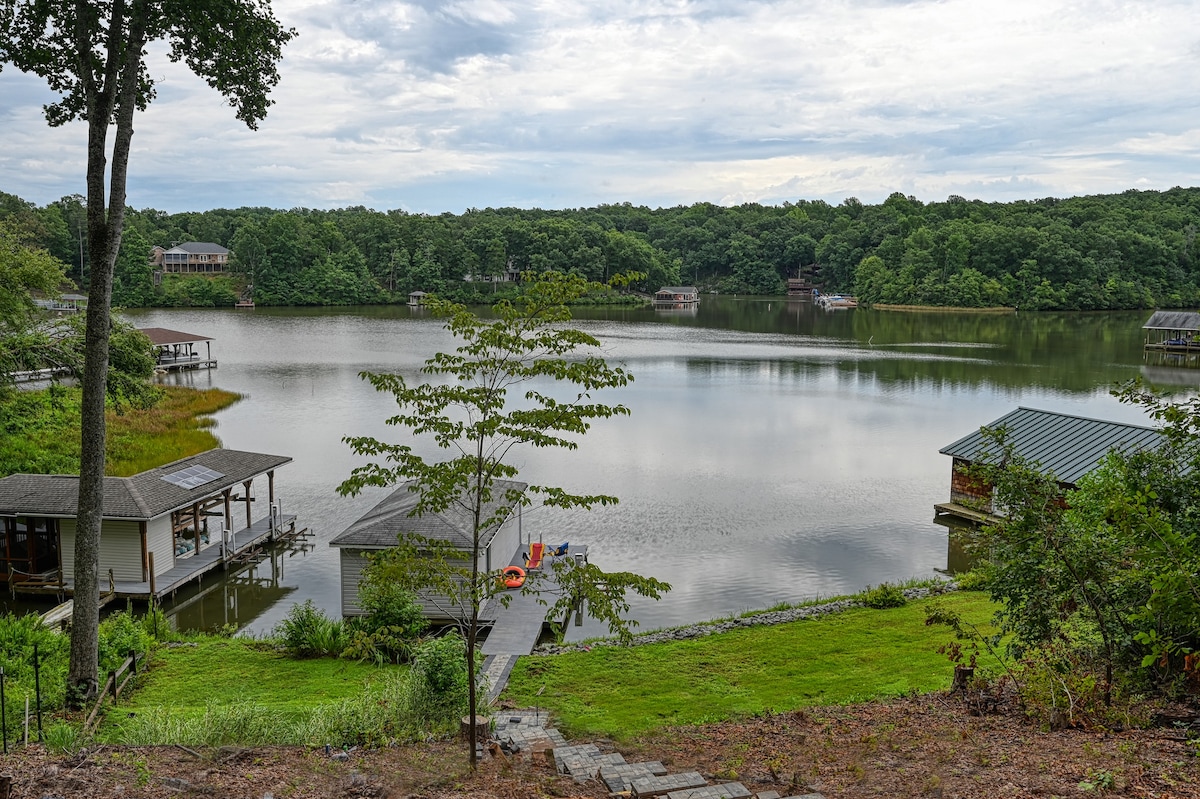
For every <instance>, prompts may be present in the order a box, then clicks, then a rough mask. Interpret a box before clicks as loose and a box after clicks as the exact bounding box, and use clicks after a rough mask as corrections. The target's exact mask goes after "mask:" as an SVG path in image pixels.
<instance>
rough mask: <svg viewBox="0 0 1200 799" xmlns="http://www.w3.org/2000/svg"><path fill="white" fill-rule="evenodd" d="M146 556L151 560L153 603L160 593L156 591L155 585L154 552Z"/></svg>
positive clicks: (151, 599) (151, 598)
mask: <svg viewBox="0 0 1200 799" xmlns="http://www.w3.org/2000/svg"><path fill="white" fill-rule="evenodd" d="M146 554H147V557H148V558H149V560H150V601H151V602H153V601H154V599H155V598H156V597H157V595H158V591H157V590H156V586H155V584H154V582H155V581H154V552H153V550H152V551H150V552H148V553H146Z"/></svg>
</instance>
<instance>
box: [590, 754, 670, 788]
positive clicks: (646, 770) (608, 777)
mask: <svg viewBox="0 0 1200 799" xmlns="http://www.w3.org/2000/svg"><path fill="white" fill-rule="evenodd" d="M666 773H667V767H666V766H664V765H663V764H662V763H659V762H658V761H657V760H652V761H650V762H647V763H620V764H617V765H609V766H601V767H600V780H601V781H602V782H603V783H604V785H605V786H606V787H607V788H608V790H609V792H611V793H622V792H624V791H628V790H630V788H631V787H632V785H633V781H634V780H636V779H638V778H640V777H662V776H665V775H666Z"/></svg>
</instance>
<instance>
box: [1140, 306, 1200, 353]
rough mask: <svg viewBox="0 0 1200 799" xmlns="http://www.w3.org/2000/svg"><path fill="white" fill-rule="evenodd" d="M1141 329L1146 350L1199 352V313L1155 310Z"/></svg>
mask: <svg viewBox="0 0 1200 799" xmlns="http://www.w3.org/2000/svg"><path fill="white" fill-rule="evenodd" d="M1142 330H1144V331H1145V348H1146V349H1147V350H1151V351H1160V352H1175V353H1200V313H1194V312H1192V311H1155V312H1154V314H1153V315H1152V316H1151V317H1150V318H1149V319H1148V320H1146V324H1144V325H1142Z"/></svg>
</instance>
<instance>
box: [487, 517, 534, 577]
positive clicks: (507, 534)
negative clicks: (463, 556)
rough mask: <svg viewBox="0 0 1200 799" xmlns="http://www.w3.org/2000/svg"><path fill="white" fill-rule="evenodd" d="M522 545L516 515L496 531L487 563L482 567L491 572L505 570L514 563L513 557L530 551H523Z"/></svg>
mask: <svg viewBox="0 0 1200 799" xmlns="http://www.w3.org/2000/svg"><path fill="white" fill-rule="evenodd" d="M521 545H522V541H521V532H520V528H519V527H518V526H517V519H516V514H515V513H514V514H513V516H512V517H510V518H509V520H508V521H506V522H505V523H504V524H503V525H501V527H500V529H499V530H497V531H496V536H495V538H493V539H492V544H491V546H489V547H488V552H487V561H486V563H484V564H481V566H482V567H483V568H486V569H488V570H489V571H494V570H495V569H503V568H504V567H505V566H507V565H508V564H509V563H510V562H511V561H512V558H513V555H516V554H517V552H518V550H520V551H524V552H527V551H528V550H527V549H521Z"/></svg>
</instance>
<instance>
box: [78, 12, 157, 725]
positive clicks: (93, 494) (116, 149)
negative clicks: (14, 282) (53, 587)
mask: <svg viewBox="0 0 1200 799" xmlns="http://www.w3.org/2000/svg"><path fill="white" fill-rule="evenodd" d="M135 5H136V6H137V7H139V8H140V7H141V6H142V5H144V3H143V0H135ZM124 13H125V4H124V3H123V2H117V3H115V4H114V8H113V11H112V15H113V18H112V21H111V23H110V24H111V28H112V31H113V32H114V34H113V36H114V39H115V38H116V33H115V32H117V31H119V30H120V29H121V27H122V26H123V24H124V19H123V16H124ZM79 35H80V36H81V37H83V36H84V35H85V34H84V32H83V30H82V28H81V29H80V32H79ZM81 44H82V42H81ZM144 46H145V27H144V20H143V19H142V18H141V17H140V16H136V15H135V17H134V19H133V20H132V25H131V27H130V31H129V47H128V49H127V50H126V51H125V55H124V59H123V60H121V59H118V58H117V57H116V56H115V55H113V53H114V52H115V50H114V48H112V47H110V50H109V52H110V56H109V61H108V63H107V64H106V67H105V75H104V86H103V88H102V89H100V91H98V92H95V93H89V94H91V96H92V97H94V98H95V102H94V103H89V113H88V166H87V225H88V249H89V251H90V253H91V256H92V264H91V265H92V279H91V283H90V285H89V289H88V309H87V323H86V328H85V333H84V364H83V400H82V403H83V404H82V406H81V408H80V420H79V421H80V425H79V426H80V437H81V440H80V445H81V446H80V458H79V506H78V509H77V511H76V522H75V575H74V577H75V591H74V602H75V604H74V609H73V612H72V615H71V661H70V667H69V669H68V672H67V702H68V704H69V705H72V706H75V707H80V706H82V705H84V704H86V703H87V702H88V701H89V700H91V699H93V698H94V697H95V695H96V691H97V688H98V687H99V685H98V683H99V681H98V670H99V654H100V629H99V628H100V529H101V524H102V522H103V519H104V454H105V444H106V442H107V438H108V436H107V430H106V428H105V419H104V405H105V397H106V395H107V388H108V342H109V333H110V331H111V319H110V314H111V307H112V283H113V270H114V269H115V268H116V263H117V253H118V252H119V251H120V249H121V230H122V228H123V226H124V224H125V185H126V175H127V173H128V171H129V149H130V143H131V141H132V139H133V113H134V110H135V108H136V105H137V103H136V96H137V77H138V74H139V70H140V67H141V57H142V48H143V47H144ZM81 52H85V50H84V49H83V48H82V47H81ZM93 88H95V87H93ZM114 110H115V111H116V119H115V122H116V134H115V136H114V138H113V158H112V170H111V175H110V177H109V187H108V202H107V208H106V207H105V206H106V203H105V186H104V178H105V172H106V167H107V161H108V157H107V156H108V127H109V123H110V122H111V121H114V120H113V112H114Z"/></svg>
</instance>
